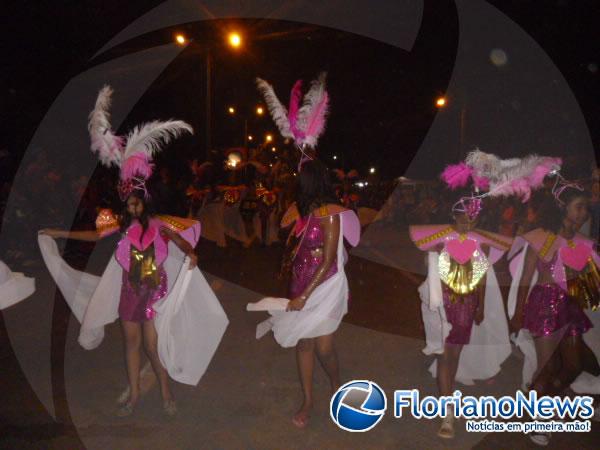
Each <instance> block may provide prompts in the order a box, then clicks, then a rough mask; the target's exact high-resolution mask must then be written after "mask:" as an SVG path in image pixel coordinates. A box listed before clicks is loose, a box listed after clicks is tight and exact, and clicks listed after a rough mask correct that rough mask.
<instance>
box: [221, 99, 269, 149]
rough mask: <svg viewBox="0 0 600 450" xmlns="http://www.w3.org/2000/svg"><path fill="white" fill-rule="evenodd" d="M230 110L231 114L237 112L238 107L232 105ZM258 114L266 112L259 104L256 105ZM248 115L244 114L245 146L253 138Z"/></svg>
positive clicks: (245, 146)
mask: <svg viewBox="0 0 600 450" xmlns="http://www.w3.org/2000/svg"><path fill="white" fill-rule="evenodd" d="M227 110H228V112H229V114H230V115H231V116H233V115H235V114H237V112H238V111H237V109H236V108H235V107H233V106H230V107H229V108H228V109H227ZM255 111H256V115H257V116H259V117H260V116H262V115H263V113H264V108H263V107H262V106H257V107H256V110H255ZM248 117H249V116H248V115H247V114H244V116H243V119H244V138H243V142H244V148H248V141H251V140H252V136H249V135H248Z"/></svg>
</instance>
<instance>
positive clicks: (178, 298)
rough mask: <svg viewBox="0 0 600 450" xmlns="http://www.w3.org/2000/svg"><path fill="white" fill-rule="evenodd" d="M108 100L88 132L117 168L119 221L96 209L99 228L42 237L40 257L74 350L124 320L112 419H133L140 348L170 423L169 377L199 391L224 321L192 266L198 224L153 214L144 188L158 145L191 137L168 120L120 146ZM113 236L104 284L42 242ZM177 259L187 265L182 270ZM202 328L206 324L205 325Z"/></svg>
mask: <svg viewBox="0 0 600 450" xmlns="http://www.w3.org/2000/svg"><path fill="white" fill-rule="evenodd" d="M111 93H112V90H111V89H110V87H108V86H106V87H104V88H103V89H102V90H101V91H100V93H99V95H98V99H97V101H96V107H95V109H94V110H93V111H92V113H91V114H90V123H89V130H90V136H91V138H92V151H94V152H97V153H98V156H99V158H100V160H101V161H102V162H103V163H104V164H106V165H109V166H110V165H116V166H117V167H119V169H120V181H119V186H118V191H119V196H120V197H121V200H122V201H123V202H125V207H124V210H123V213H122V214H121V215H120V216H115V215H114V214H113V213H112V211H110V210H106V209H104V210H101V211H100V213H99V215H98V218H97V220H96V230H89V231H68V230H56V229H44V230H41V231H40V236H39V243H40V249H41V251H42V255H43V257H44V260H45V262H46V264H47V266H48V269H49V271H50V273H51V274H52V276H53V277H54V279H55V281H56V283H57V284H58V286H59V288H60V289H61V292H62V293H63V295H64V297H65V300H66V301H67V302H68V303H69V306H70V307H71V309H72V310H73V313H74V314H75V315H76V317H77V319H78V320H79V321H80V322H81V324H82V326H81V331H80V335H79V342H80V344H81V345H82V346H83V347H84V348H86V349H91V348H95V347H97V346H98V345H99V344H100V342H101V341H102V339H103V336H104V326H105V325H107V324H109V323H111V322H113V321H114V320H115V319H116V318H117V317H118V318H120V320H121V326H122V329H123V335H124V337H125V356H126V363H127V374H128V379H129V389H128V393H129V395H128V398H127V399H126V401H125V402H124V404H123V405H122V407H121V408H120V409H119V410H118V411H117V414H118V415H119V416H128V415H130V414H132V413H133V410H134V408H135V406H136V404H137V402H138V400H139V397H140V363H141V352H140V350H141V346H142V341H143V345H144V350H145V352H146V355H147V356H148V359H149V361H150V364H151V366H152V369H153V370H154V373H155V375H156V377H157V378H158V380H159V382H160V390H161V394H162V398H163V408H164V411H165V413H167V414H168V415H174V414H175V413H176V412H177V408H176V405H175V401H174V400H173V396H172V394H171V390H170V388H169V375H171V377H173V378H174V379H176V380H178V381H181V382H184V383H188V384H197V383H198V381H199V379H200V377H201V376H202V374H203V373H204V371H205V369H206V366H207V364H208V362H209V361H210V359H211V357H212V354H213V353H214V351H215V350H216V345H218V342H219V341H220V338H221V336H222V334H223V332H224V329H225V327H226V325H227V318H226V316H225V313H224V312H223V310H222V309H221V308H220V305H219V303H218V301H217V299H216V297H215V296H214V293H213V292H212V290H211V289H210V287H209V286H208V285H207V283H206V280H204V277H203V276H202V274H201V273H200V272H199V271H198V269H197V268H196V264H197V256H196V254H195V252H194V247H195V246H196V244H197V242H198V239H199V238H200V223H199V222H197V221H195V220H191V219H184V218H179V217H171V216H159V215H155V214H154V211H153V208H152V201H151V198H150V195H149V193H148V191H147V188H146V181H147V179H148V178H149V177H150V176H151V175H152V172H153V168H154V165H153V164H152V157H153V154H154V153H155V152H157V151H159V150H160V147H161V145H162V144H163V143H168V142H169V141H170V140H171V139H172V138H174V137H177V136H179V135H180V134H181V133H183V132H190V133H191V132H192V129H191V127H190V126H189V125H188V124H187V123H185V122H182V121H175V120H171V121H167V122H151V123H148V124H144V125H141V126H139V127H136V128H134V130H133V131H132V132H131V133H130V134H129V135H128V136H127V139H125V138H121V137H118V136H115V135H113V133H112V131H111V130H110V123H109V121H108V117H109V116H108V107H109V105H110V96H111ZM113 233H121V239H120V241H119V243H118V244H117V249H116V251H115V255H114V259H111V261H110V263H109V265H108V267H107V269H106V270H105V272H104V274H103V275H102V277H101V278H99V277H94V276H91V275H89V274H86V273H83V272H79V271H76V270H74V269H72V268H71V267H69V266H68V265H67V264H66V263H65V262H64V260H62V258H61V256H60V254H59V253H58V248H57V246H56V243H55V242H54V241H53V240H52V239H49V238H66V239H78V240H84V241H97V240H99V239H102V238H104V237H106V236H109V235H111V234H113ZM184 258H185V261H189V262H188V263H185V262H184ZM188 268H189V270H188ZM191 302H194V303H191ZM203 313H206V314H207V316H206V317H204V315H203ZM204 322H208V323H210V326H209V327H208V328H207V327H205V325H206V324H205V323H204ZM190 338H191V339H190ZM194 342H203V343H205V344H206V345H207V346H206V347H205V350H206V351H205V353H203V354H201V353H200V352H198V350H197V346H196V347H195V345H197V344H194Z"/></svg>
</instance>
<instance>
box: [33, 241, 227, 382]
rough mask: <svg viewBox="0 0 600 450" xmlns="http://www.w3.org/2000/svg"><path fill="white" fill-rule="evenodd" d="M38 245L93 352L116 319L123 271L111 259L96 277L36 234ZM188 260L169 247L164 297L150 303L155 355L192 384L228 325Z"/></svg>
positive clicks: (81, 339) (172, 373)
mask: <svg viewBox="0 0 600 450" xmlns="http://www.w3.org/2000/svg"><path fill="white" fill-rule="evenodd" d="M38 243H39V246H40V250H41V252H42V256H43V258H44V261H45V263H46V265H47V267H48V270H49V272H50V274H51V275H52V277H53V278H54V280H55V282H56V284H57V285H58V287H59V289H60V291H61V293H62V294H63V296H64V298H65V300H66V302H67V303H68V305H69V307H70V308H71V310H72V311H73V314H74V315H75V317H76V318H77V320H78V321H79V322H80V323H81V329H80V332H79V339H78V340H79V343H80V344H81V346H82V347H84V348H85V349H88V350H90V349H93V348H96V347H97V346H98V345H100V343H101V342H102V339H103V338H104V327H105V326H106V325H108V324H110V323H112V322H114V321H115V320H117V318H118V308H119V300H120V294H121V280H122V273H123V272H122V270H123V269H122V268H121V266H120V265H119V263H118V262H117V261H116V259H115V258H114V256H113V257H111V259H110V261H109V263H108V265H107V267H106V269H105V270H104V273H103V274H102V276H101V277H97V276H94V275H91V274H88V273H85V272H80V271H78V270H75V269H73V268H72V267H70V266H69V265H68V264H67V263H66V262H65V261H64V260H63V259H62V257H61V255H60V254H59V252H58V247H57V245H56V242H55V241H54V239H52V238H51V237H49V236H45V235H40V236H39V237H38ZM188 262H189V260H188V259H187V258H184V254H183V253H182V252H181V251H180V250H179V249H178V248H177V247H176V246H175V245H174V244H173V243H169V256H168V257H167V259H166V260H165V262H164V263H163V264H164V268H165V271H166V272H167V277H168V287H169V292H168V294H167V295H166V296H165V297H164V298H163V299H162V300H160V301H159V302H157V303H156V304H155V305H154V309H155V310H156V312H157V315H156V318H155V319H154V324H155V327H156V331H157V334H158V355H159V357H160V360H161V362H162V364H163V365H164V367H165V368H166V369H167V371H168V373H169V375H170V376H171V377H172V378H173V379H174V380H176V381H179V382H181V383H186V384H190V385H196V384H198V382H199V381H200V378H201V377H202V375H203V374H204V372H205V371H206V368H207V367H208V364H209V363H210V360H211V359H212V357H213V355H214V353H215V351H216V349H217V347H218V345H219V343H220V341H221V338H222V337H223V334H224V333H225V329H226V328H227V325H228V323H229V321H228V319H227V316H226V315H225V311H223V308H222V307H221V304H220V303H219V301H218V299H217V297H216V296H215V294H214V292H213V291H212V289H211V288H210V286H209V285H208V283H207V282H206V279H205V278H204V276H203V275H202V272H200V270H199V269H198V268H197V267H195V268H194V269H193V270H189V269H188Z"/></svg>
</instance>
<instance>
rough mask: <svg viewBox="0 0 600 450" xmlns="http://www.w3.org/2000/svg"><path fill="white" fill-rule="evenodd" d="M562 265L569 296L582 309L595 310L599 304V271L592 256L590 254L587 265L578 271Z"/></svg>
mask: <svg viewBox="0 0 600 450" xmlns="http://www.w3.org/2000/svg"><path fill="white" fill-rule="evenodd" d="M564 267H565V272H566V275H567V291H568V292H569V297H571V298H572V299H573V300H575V301H576V302H577V303H578V304H579V306H580V307H581V308H582V309H591V310H592V311H596V310H597V309H598V307H599V305H600V273H599V271H598V267H597V266H596V263H595V262H594V260H593V259H592V257H591V256H590V258H589V259H588V262H587V265H586V266H585V267H584V268H583V270H581V271H580V272H577V271H575V270H573V269H572V268H570V267H568V266H564Z"/></svg>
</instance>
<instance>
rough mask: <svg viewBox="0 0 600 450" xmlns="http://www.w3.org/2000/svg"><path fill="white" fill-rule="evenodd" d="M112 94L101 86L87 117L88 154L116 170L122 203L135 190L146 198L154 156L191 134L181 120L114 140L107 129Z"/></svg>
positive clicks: (150, 126) (151, 125)
mask: <svg viewBox="0 0 600 450" xmlns="http://www.w3.org/2000/svg"><path fill="white" fill-rule="evenodd" d="M112 92H113V90H112V88H111V87H110V86H104V87H103V88H102V89H101V90H100V92H99V93H98V98H97V99H96V105H95V107H94V110H93V111H92V112H91V113H90V115H89V122H88V130H89V133H90V138H91V150H92V152H94V153H96V154H97V155H98V158H99V159H100V162H101V163H102V164H104V165H105V166H107V167H111V166H117V167H118V168H119V171H120V176H119V185H118V191H119V196H120V197H121V200H123V201H125V200H127V197H129V195H130V194H131V193H132V192H133V191H134V190H139V191H142V192H143V193H144V196H145V197H147V196H148V191H147V189H146V180H147V179H148V178H150V176H152V172H153V170H154V164H152V158H153V156H154V155H155V154H156V153H158V152H159V151H160V150H162V146H163V145H165V144H168V143H169V142H170V141H171V139H174V138H177V137H179V136H180V135H181V134H182V133H184V132H188V133H190V134H193V133H194V130H193V129H192V127H191V126H190V125H189V124H188V123H186V122H184V121H182V120H167V121H164V122H161V121H153V122H148V123H144V124H142V125H138V126H136V127H134V128H133V130H131V131H130V132H129V133H128V135H127V136H117V135H115V134H114V132H113V131H112V129H111V125H110V113H109V108H110V104H111V95H112Z"/></svg>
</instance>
